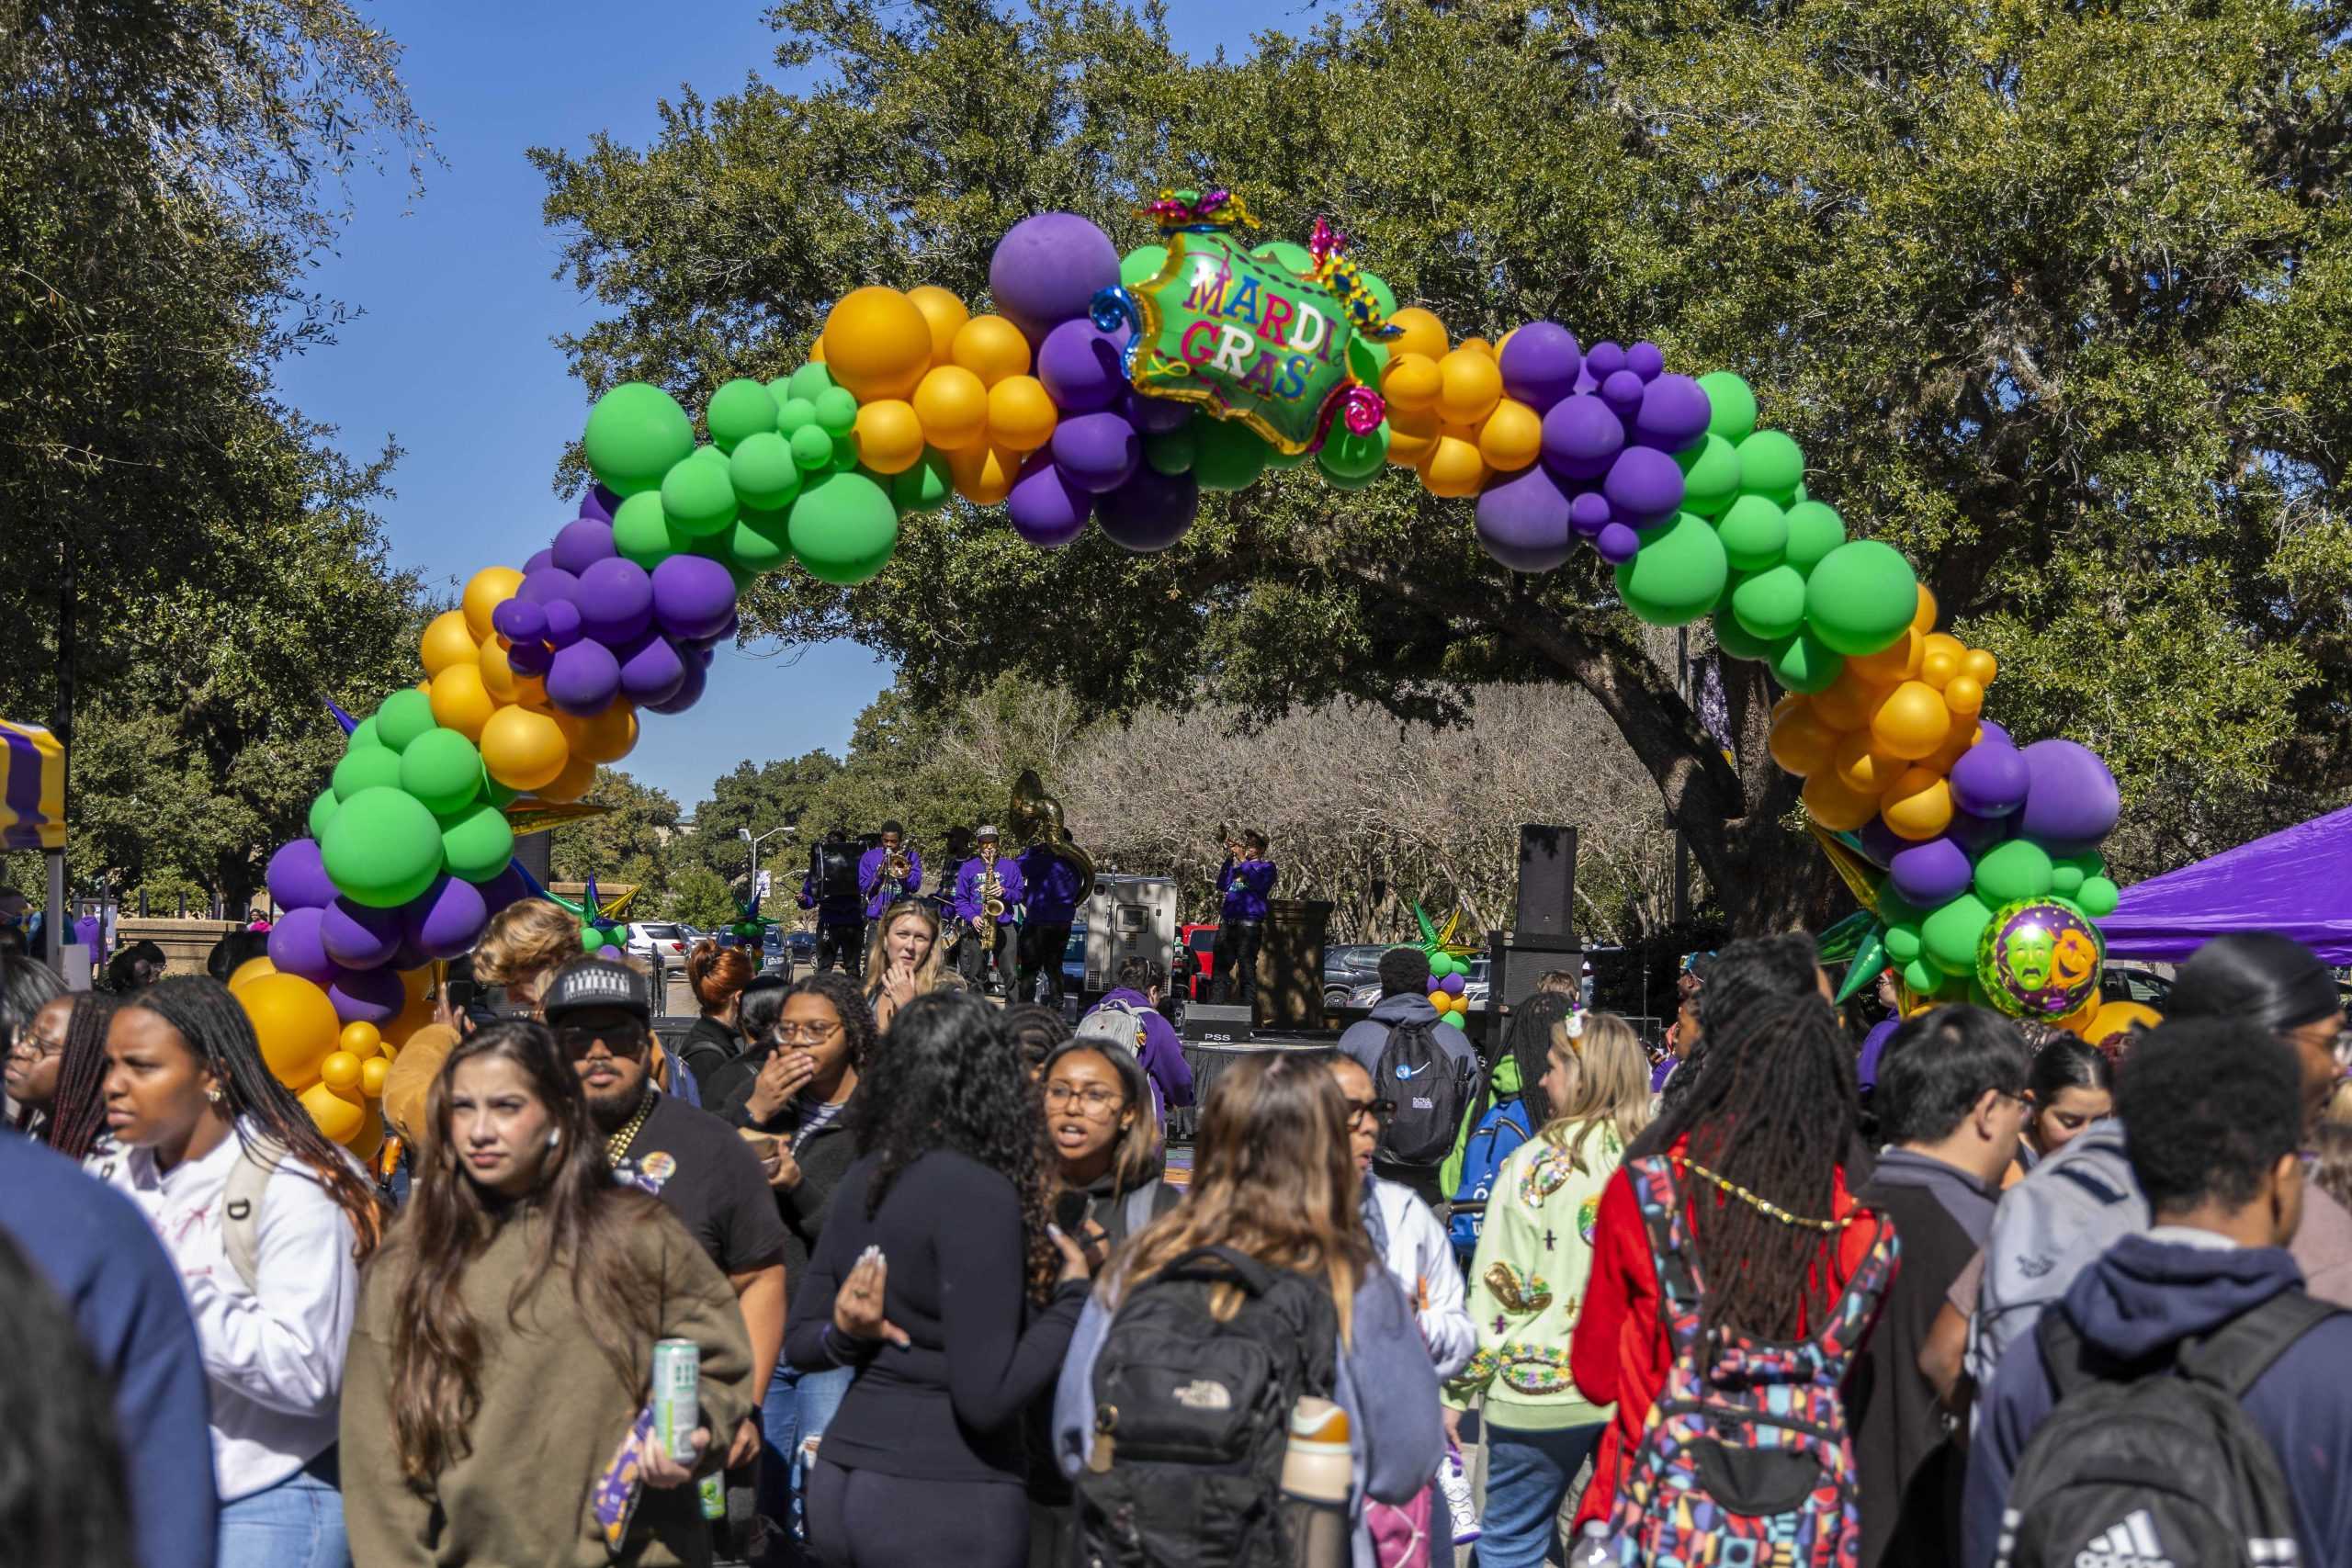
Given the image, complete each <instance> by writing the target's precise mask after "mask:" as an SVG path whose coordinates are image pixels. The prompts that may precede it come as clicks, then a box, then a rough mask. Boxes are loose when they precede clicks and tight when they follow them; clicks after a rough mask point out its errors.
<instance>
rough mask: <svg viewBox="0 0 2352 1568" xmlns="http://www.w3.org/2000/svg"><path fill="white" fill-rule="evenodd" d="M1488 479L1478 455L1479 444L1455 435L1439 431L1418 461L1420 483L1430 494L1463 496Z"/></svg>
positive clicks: (1457, 497) (1476, 491)
mask: <svg viewBox="0 0 2352 1568" xmlns="http://www.w3.org/2000/svg"><path fill="white" fill-rule="evenodd" d="M1486 482H1487V464H1486V459H1484V458H1482V457H1479V456H1478V448H1477V447H1476V446H1474V445H1472V444H1471V443H1470V442H1467V441H1464V440H1463V439H1462V438H1461V437H1459V436H1455V435H1440V436H1439V437H1438V438H1437V446H1435V448H1433V449H1432V450H1431V451H1430V456H1429V461H1428V462H1426V463H1424V464H1422V465H1421V483H1423V484H1424V485H1427V486H1428V487H1429V491H1430V494H1431V495H1442V496H1448V497H1451V498H1453V499H1454V500H1463V499H1465V498H1467V497H1470V496H1474V495H1476V494H1477V493H1478V489H1479V487H1480V486H1481V485H1483V484H1485V483H1486Z"/></svg>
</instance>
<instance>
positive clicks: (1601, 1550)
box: [1564, 1519, 1619, 1568]
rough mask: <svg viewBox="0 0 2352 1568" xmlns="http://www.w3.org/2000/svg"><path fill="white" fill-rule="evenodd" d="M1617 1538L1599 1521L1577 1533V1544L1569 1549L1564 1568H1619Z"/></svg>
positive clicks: (1590, 1523)
mask: <svg viewBox="0 0 2352 1568" xmlns="http://www.w3.org/2000/svg"><path fill="white" fill-rule="evenodd" d="M1618 1561H1619V1559H1618V1556H1617V1538H1616V1537H1615V1536H1612V1535H1611V1534H1610V1533H1609V1527H1608V1526H1607V1525H1604V1524H1602V1523H1601V1522H1600V1520H1599V1519H1593V1520H1591V1521H1589V1523H1587V1524H1586V1526H1585V1527H1584V1529H1580V1530H1578V1531H1577V1539H1576V1544H1575V1545H1573V1546H1571V1547H1569V1548H1568V1558H1567V1562H1566V1564H1565V1565H1564V1568H1617V1563H1618Z"/></svg>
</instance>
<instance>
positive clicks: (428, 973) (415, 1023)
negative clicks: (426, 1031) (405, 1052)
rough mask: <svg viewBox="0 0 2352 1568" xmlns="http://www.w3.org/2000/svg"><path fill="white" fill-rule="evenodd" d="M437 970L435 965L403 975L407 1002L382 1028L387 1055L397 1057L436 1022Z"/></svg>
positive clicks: (407, 971) (405, 971)
mask: <svg viewBox="0 0 2352 1568" xmlns="http://www.w3.org/2000/svg"><path fill="white" fill-rule="evenodd" d="M433 970H434V965H432V964H423V965H421V966H419V967H417V968H414V969H403V970H401V990H402V991H403V992H405V993H406V999H405V1000H404V1001H403V1002H402V1003H401V1010H400V1012H399V1013H398V1014H397V1015H395V1016H394V1017H392V1018H390V1019H387V1020H386V1021H384V1023H383V1025H382V1032H383V1036H384V1054H385V1055H388V1056H389V1055H395V1054H396V1053H397V1052H398V1051H399V1049H400V1048H401V1046H404V1045H406V1044H407V1043H409V1041H411V1040H412V1039H413V1038H415V1035H416V1032H417V1031H418V1030H420V1029H423V1028H424V1026H425V1025H427V1024H429V1023H431V1022H432V1021H433V1000H434V991H433Z"/></svg>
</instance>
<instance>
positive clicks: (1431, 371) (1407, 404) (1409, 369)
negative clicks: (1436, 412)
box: [1380, 354, 1444, 414]
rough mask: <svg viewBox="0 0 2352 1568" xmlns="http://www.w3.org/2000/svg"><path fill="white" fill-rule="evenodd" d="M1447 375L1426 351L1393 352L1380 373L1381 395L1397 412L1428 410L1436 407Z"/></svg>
mask: <svg viewBox="0 0 2352 1568" xmlns="http://www.w3.org/2000/svg"><path fill="white" fill-rule="evenodd" d="M1443 385H1444V378H1443V377H1442V376H1440V375H1439V374H1438V368H1437V361H1436V360H1434V359H1431V358H1430V357H1429V355H1425V354H1392V355H1389V356H1388V365H1387V367H1386V368H1385V369H1384V370H1383V371H1381V373H1380V395H1381V396H1382V397H1384V398H1385V399H1387V400H1388V407H1389V410H1390V412H1391V413H1392V414H1394V413H1427V412H1430V410H1432V409H1434V408H1436V407H1437V395H1438V391H1439V389H1441V388H1442V386H1443Z"/></svg>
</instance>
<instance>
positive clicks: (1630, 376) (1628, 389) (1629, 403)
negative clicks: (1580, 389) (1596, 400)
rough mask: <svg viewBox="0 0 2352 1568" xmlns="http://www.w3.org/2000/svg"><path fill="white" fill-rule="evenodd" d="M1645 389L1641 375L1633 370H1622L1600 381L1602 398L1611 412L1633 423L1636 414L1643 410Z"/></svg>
mask: <svg viewBox="0 0 2352 1568" xmlns="http://www.w3.org/2000/svg"><path fill="white" fill-rule="evenodd" d="M1642 392H1643V386H1642V378H1640V377H1639V376H1636V375H1634V373H1633V372H1632V371H1631V370H1620V371H1618V372H1617V373H1616V374H1615V375H1613V376H1611V377H1610V378H1608V379H1607V380H1605V381H1603V382H1601V383H1600V400H1601V401H1602V402H1604V403H1607V404H1608V405H1609V412H1611V413H1613V414H1615V415H1616V416H1617V417H1618V418H1619V419H1621V420H1624V421H1626V422H1628V423H1631V422H1632V420H1633V417H1634V414H1636V413H1638V412H1641V407H1642Z"/></svg>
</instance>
